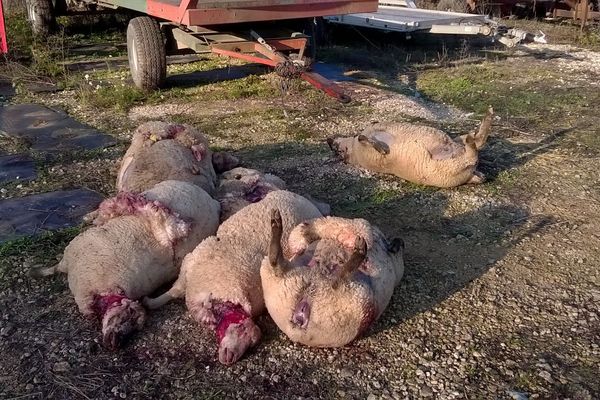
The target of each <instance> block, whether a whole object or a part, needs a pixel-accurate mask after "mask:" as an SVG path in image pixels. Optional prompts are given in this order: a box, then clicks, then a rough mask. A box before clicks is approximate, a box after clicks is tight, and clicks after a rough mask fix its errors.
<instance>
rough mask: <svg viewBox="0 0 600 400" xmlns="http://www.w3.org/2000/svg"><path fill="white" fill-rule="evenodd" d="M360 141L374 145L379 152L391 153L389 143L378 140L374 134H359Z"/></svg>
mask: <svg viewBox="0 0 600 400" xmlns="http://www.w3.org/2000/svg"><path fill="white" fill-rule="evenodd" d="M358 142H359V143H361V144H364V145H370V146H372V147H373V148H374V149H375V150H377V152H378V153H380V154H383V155H384V156H385V155H388V154H390V147H389V146H388V145H387V143H385V142H382V141H381V140H377V139H375V138H374V137H372V136H370V137H369V136H366V135H363V134H360V135H358Z"/></svg>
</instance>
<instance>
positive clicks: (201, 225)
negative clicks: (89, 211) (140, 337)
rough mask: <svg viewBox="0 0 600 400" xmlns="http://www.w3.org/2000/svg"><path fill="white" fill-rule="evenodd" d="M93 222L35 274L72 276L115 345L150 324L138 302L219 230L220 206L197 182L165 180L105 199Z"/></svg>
mask: <svg viewBox="0 0 600 400" xmlns="http://www.w3.org/2000/svg"><path fill="white" fill-rule="evenodd" d="M94 223H95V225H96V226H93V227H91V228H89V229H87V230H85V231H84V232H82V233H80V234H79V235H78V236H76V237H75V238H74V239H73V240H72V241H71V243H69V245H68V246H67V247H66V248H65V251H64V255H63V258H62V260H61V261H60V262H59V263H58V264H57V265H56V266H54V267H51V268H46V269H42V270H36V271H34V272H33V275H34V276H46V275H51V274H53V273H55V272H63V273H66V274H68V281H69V288H70V289H71V292H72V293H73V295H74V297H75V302H76V303H77V305H78V307H79V310H80V312H81V313H83V314H84V315H86V316H97V317H99V318H100V319H101V321H102V335H103V343H104V344H105V345H106V346H107V347H111V348H115V347H117V346H118V345H119V344H120V342H121V341H122V340H123V339H124V338H125V337H126V336H127V335H128V334H129V333H131V332H133V331H134V330H137V329H140V328H141V327H142V325H143V322H144V319H145V310H144V308H143V307H142V306H141V304H140V303H139V302H138V299H140V298H141V297H142V296H145V295H149V294H150V293H152V292H153V291H154V290H156V289H157V288H158V287H160V286H161V285H163V284H165V283H168V282H170V281H172V280H173V279H175V278H176V277H177V275H178V273H179V267H180V263H181V260H182V259H183V257H184V256H185V255H186V254H187V253H189V252H190V251H191V250H193V249H194V248H195V247H196V245H197V244H198V243H200V241H202V240H203V239H204V238H206V237H208V236H211V235H213V234H214V233H215V232H216V230H217V227H218V224H219V203H218V202H217V201H215V200H214V199H212V198H211V197H210V196H209V195H208V193H206V192H205V191H204V190H202V189H201V188H200V187H198V186H195V185H193V184H190V183H186V182H180V181H165V182H161V183H159V184H157V185H155V186H154V187H153V188H152V189H151V190H148V191H146V192H144V193H142V194H132V193H124V192H121V193H119V194H118V195H117V196H116V197H114V198H111V199H108V200H105V201H104V202H103V203H102V204H101V205H100V207H99V209H98V212H97V214H96V219H95V221H94Z"/></svg>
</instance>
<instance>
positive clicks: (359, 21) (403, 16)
mask: <svg viewBox="0 0 600 400" xmlns="http://www.w3.org/2000/svg"><path fill="white" fill-rule="evenodd" d="M324 19H325V20H326V21H327V22H329V23H332V24H341V25H350V26H355V27H361V28H371V29H377V30H382V31H386V32H401V33H404V34H406V36H407V38H411V34H412V33H430V34H443V35H474V36H487V37H491V38H493V39H494V40H497V41H499V42H500V43H502V44H504V45H505V46H507V47H514V46H516V45H518V44H519V43H522V42H531V41H534V42H537V43H546V40H545V35H544V34H543V32H540V33H539V34H537V35H533V34H531V33H528V32H526V31H524V30H521V29H514V28H507V27H505V26H502V25H500V24H498V23H497V22H496V21H493V20H491V19H490V18H488V17H487V16H485V15H479V14H464V13H456V12H447V11H436V10H425V9H420V8H417V6H416V5H415V3H414V1H413V0H379V8H378V10H377V12H372V13H357V14H347V15H337V16H331V17H324Z"/></svg>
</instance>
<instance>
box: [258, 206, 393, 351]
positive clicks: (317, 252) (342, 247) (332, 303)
mask: <svg viewBox="0 0 600 400" xmlns="http://www.w3.org/2000/svg"><path fill="white" fill-rule="evenodd" d="M271 226H272V236H271V244H270V247H269V254H268V256H267V257H265V259H264V260H263V263H262V266H261V270H260V274H261V281H262V286H263V293H264V298H265V305H266V307H267V310H268V312H269V314H270V315H271V317H272V318H273V320H274V321H275V323H276V324H277V326H278V327H279V328H280V329H281V330H282V331H283V332H284V333H285V334H286V335H287V336H288V337H289V338H290V339H291V340H293V341H294V342H299V343H302V344H305V345H308V346H315V347H339V346H344V345H346V344H347V343H349V342H351V341H352V340H354V339H355V338H357V337H358V336H359V335H360V334H361V333H363V332H364V331H365V330H366V329H367V328H368V327H369V326H370V325H371V324H372V323H373V322H374V321H375V320H376V319H377V318H379V316H380V315H381V313H382V312H383V311H384V310H385V308H386V307H387V305H388V303H389V301H390V299H391V297H392V294H393V291H394V287H395V286H396V285H397V284H398V283H399V281H400V279H401V278H402V274H403V272H404V261H403V253H404V243H403V241H402V240H401V239H394V240H392V241H391V242H389V241H388V240H387V239H386V238H385V237H384V235H383V234H382V233H381V231H380V230H379V229H377V228H376V227H374V226H372V225H371V224H369V222H368V221H366V220H364V219H344V218H338V217H324V218H318V219H315V220H312V221H307V222H304V223H302V224H300V225H298V226H297V227H296V228H294V230H293V231H292V232H291V233H290V235H289V238H288V239H287V242H286V239H285V238H284V237H283V235H282V229H281V218H280V216H279V215H278V213H277V212H275V213H274V214H273V217H272V222H271ZM282 248H287V249H289V250H290V252H291V254H293V257H291V258H286V257H284V252H283V251H282Z"/></svg>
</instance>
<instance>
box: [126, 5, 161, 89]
mask: <svg viewBox="0 0 600 400" xmlns="http://www.w3.org/2000/svg"><path fill="white" fill-rule="evenodd" d="M127 57H128V58H129V69H130V71H131V77H132V78H133V82H134V83H135V85H136V86H137V87H139V88H140V89H144V90H154V89H157V88H159V87H160V86H161V85H162V84H163V83H164V82H165V78H166V76H167V56H166V48H165V39H164V36H163V34H162V31H161V30H160V26H159V25H158V22H157V21H156V20H154V19H152V18H150V17H146V16H144V17H136V18H133V19H132V20H131V21H129V26H128V27H127Z"/></svg>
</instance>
